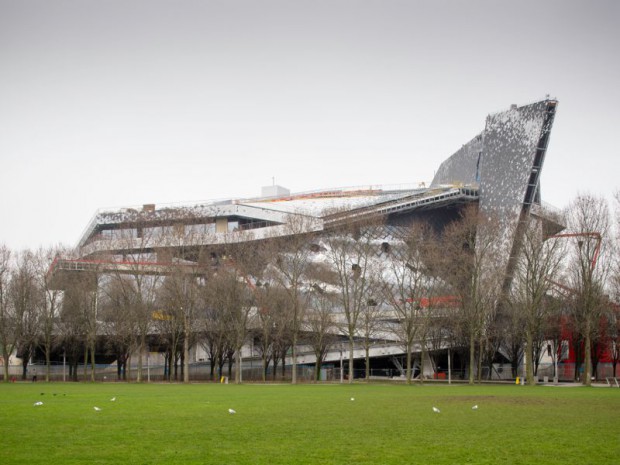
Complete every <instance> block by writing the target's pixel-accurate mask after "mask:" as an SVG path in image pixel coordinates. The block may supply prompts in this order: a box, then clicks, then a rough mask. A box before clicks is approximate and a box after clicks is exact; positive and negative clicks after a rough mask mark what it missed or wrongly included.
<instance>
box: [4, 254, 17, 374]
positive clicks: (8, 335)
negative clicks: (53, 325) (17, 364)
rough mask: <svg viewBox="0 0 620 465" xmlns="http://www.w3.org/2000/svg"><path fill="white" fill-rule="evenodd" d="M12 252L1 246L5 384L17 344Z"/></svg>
mask: <svg viewBox="0 0 620 465" xmlns="http://www.w3.org/2000/svg"><path fill="white" fill-rule="evenodd" d="M11 255H12V254H11V250H10V249H9V248H8V247H6V246H5V245H4V244H3V245H0V348H1V350H2V361H3V364H2V365H3V368H4V382H5V383H8V382H9V361H10V357H11V355H12V354H13V350H14V349H15V344H16V342H17V338H16V336H17V322H16V320H15V312H14V311H13V306H12V303H11V299H10V298H9V288H10V285H11V274H12V261H11Z"/></svg>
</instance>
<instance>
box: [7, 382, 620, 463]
mask: <svg viewBox="0 0 620 465" xmlns="http://www.w3.org/2000/svg"><path fill="white" fill-rule="evenodd" d="M113 397H115V398H116V400H115V401H111V399H112V398H113ZM35 402H43V405H39V406H35V405H34V404H35ZM474 405H478V409H476V410H473V409H472V406H474ZM94 407H98V408H100V411H96V410H95V409H94ZM432 407H438V408H439V409H440V410H441V413H435V412H433V409H432ZM229 408H232V409H234V410H236V412H237V413H236V414H229V413H228V409H229ZM0 441H1V444H0V463H1V464H4V465H6V464H39V463H41V464H42V463H45V464H63V465H66V464H86V463H88V464H120V463H130V464H156V463H165V464H209V463H214V464H269V465H277V464H405V463H411V464H431V463H432V464H464V463H472V464H511V463H514V464H530V463H531V464H563V465H567V464H580V465H583V464H612V463H620V389H611V388H585V387H577V388H561V387H543V386H538V387H525V386H514V385H513V386H486V385H485V386H466V385H459V386H446V385H432V386H431V385H429V386H423V387H420V386H404V385H396V386H393V385H364V384H355V385H352V386H350V385H298V386H290V385H241V386H236V385H218V384H193V385H166V384H151V385H138V384H113V383H108V384H69V383H67V384H63V383H57V384H54V383H53V384H45V383H36V384H33V383H27V384H26V383H25V384H19V383H17V384H3V385H0Z"/></svg>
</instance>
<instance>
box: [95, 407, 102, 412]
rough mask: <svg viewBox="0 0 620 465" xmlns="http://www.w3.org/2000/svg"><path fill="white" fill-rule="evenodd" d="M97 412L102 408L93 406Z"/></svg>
mask: <svg viewBox="0 0 620 465" xmlns="http://www.w3.org/2000/svg"><path fill="white" fill-rule="evenodd" d="M93 408H94V409H95V410H96V411H97V412H101V409H100V408H99V407H93Z"/></svg>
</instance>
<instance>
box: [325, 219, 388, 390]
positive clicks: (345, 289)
mask: <svg viewBox="0 0 620 465" xmlns="http://www.w3.org/2000/svg"><path fill="white" fill-rule="evenodd" d="M379 228H381V222H379V221H376V222H366V223H356V224H346V225H344V226H341V227H339V228H335V229H333V230H331V231H330V232H329V233H328V234H327V235H326V236H325V243H326V245H327V246H328V250H327V253H326V254H327V259H328V263H329V265H330V266H331V268H332V270H333V272H334V275H335V280H336V285H337V288H338V304H339V306H340V307H341V308H342V311H343V314H344V321H343V322H342V327H341V328H342V332H343V333H344V335H345V336H346V337H347V339H348V341H349V374H348V381H349V383H352V382H353V378H354V348H355V339H356V337H357V336H358V332H359V329H360V328H359V323H360V322H359V320H360V316H361V314H362V311H363V309H364V308H365V306H366V305H367V303H368V299H370V298H372V290H373V289H374V285H375V283H376V280H375V279H374V276H376V275H375V274H374V272H373V266H375V265H376V262H375V263H373V259H374V257H375V256H376V245H375V244H374V239H375V237H376V236H377V235H378V234H377V229H379Z"/></svg>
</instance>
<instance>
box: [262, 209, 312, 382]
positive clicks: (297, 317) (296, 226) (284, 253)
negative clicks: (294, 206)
mask: <svg viewBox="0 0 620 465" xmlns="http://www.w3.org/2000/svg"><path fill="white" fill-rule="evenodd" d="M283 227H284V231H285V235H284V236H282V237H280V238H278V239H275V240H272V242H271V245H272V246H274V247H275V249H274V250H273V253H272V255H273V256H274V257H275V260H273V262H272V263H271V266H270V268H269V270H271V272H270V273H269V276H268V278H269V280H270V282H272V283H275V284H276V285H277V286H279V287H281V288H282V289H284V291H285V295H286V297H287V300H288V309H289V312H290V322H291V326H290V328H291V338H292V341H291V347H292V349H293V350H292V362H293V363H292V374H291V383H292V384H296V383H297V345H298V338H299V331H300V326H301V322H302V321H303V317H304V310H305V308H306V305H307V303H306V295H307V293H306V292H303V289H302V286H303V284H304V279H305V278H306V273H307V270H308V267H309V266H310V260H309V258H310V254H311V249H310V243H309V237H308V236H309V233H310V231H312V228H313V223H312V221H311V219H310V218H308V217H307V216H303V215H294V216H290V217H289V219H288V221H287V223H286V224H285V225H284V226H283Z"/></svg>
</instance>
